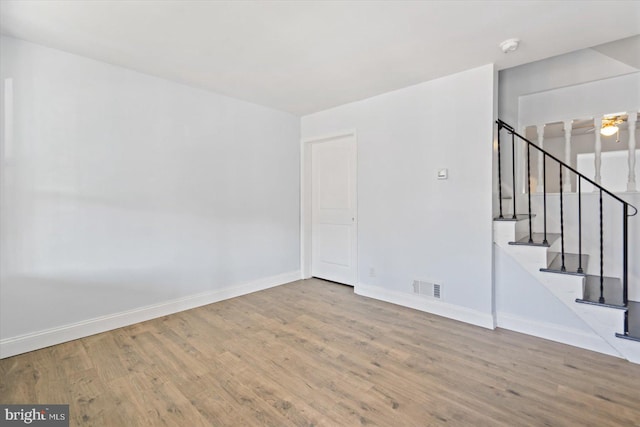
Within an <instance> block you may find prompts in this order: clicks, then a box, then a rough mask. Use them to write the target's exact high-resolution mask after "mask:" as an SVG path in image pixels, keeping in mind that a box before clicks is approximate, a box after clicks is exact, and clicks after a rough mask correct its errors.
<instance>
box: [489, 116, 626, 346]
mask: <svg viewBox="0 0 640 427" xmlns="http://www.w3.org/2000/svg"><path fill="white" fill-rule="evenodd" d="M496 123H497V125H498V186H499V192H500V199H501V200H500V218H503V212H502V175H501V170H500V169H501V158H500V131H501V130H502V129H503V128H504V129H506V130H507V131H508V132H509V133H510V134H511V149H512V153H511V159H512V173H511V180H512V185H513V193H512V194H513V219H516V218H517V216H516V183H515V175H516V173H515V168H516V165H515V137H516V136H517V137H518V138H520V139H521V140H523V141H525V142H526V143H527V174H528V177H527V182H528V187H529V188H528V189H527V192H528V193H529V195H528V203H529V242H530V243H532V237H533V233H532V214H531V194H530V193H531V165H530V156H531V153H530V149H531V147H533V148H535V149H536V150H538V151H539V152H541V153H542V156H543V162H542V168H543V193H544V194H543V197H544V240H543V244H548V242H547V183H546V181H547V171H546V166H547V157H549V158H551V159H552V160H554V161H556V162H557V163H558V165H559V174H560V175H559V180H560V191H559V193H560V239H561V257H562V258H561V259H562V266H561V271H566V267H565V248H564V211H563V188H562V170H563V168H566V169H567V170H569V171H571V172H573V173H574V174H576V176H577V182H578V183H577V186H578V234H579V235H578V270H577V272H578V273H583V269H582V199H581V198H582V195H581V194H580V192H581V190H582V180H585V181H586V182H588V183H590V184H591V185H593V186H594V187H595V188H596V190H594V191H598V192H599V196H600V197H599V213H600V277H599V278H600V295H599V298H598V302H599V303H601V304H605V303H606V301H605V298H604V254H603V235H604V230H603V205H602V195H603V193H606V194H608V195H609V196H610V197H611V198H613V199H614V200H617V201H618V202H620V203H622V214H623V223H622V228H623V231H622V232H623V268H622V269H623V277H622V293H623V295H622V300H623V304H624V305H625V306H626V305H627V303H628V279H629V272H628V258H629V250H628V249H629V239H628V218H629V217H631V216H635V215H636V214H637V213H638V209H637V208H636V207H635V206H633V205H631V204H630V203H628V202H626V201H625V200H623V199H621V198H620V197H618V196H616V195H615V194H613V193H612V192H610V191H609V190H607V189H606V188H604V187H602V186H601V185H600V184H598V183H596V182H594V181H593V180H591V179H590V178H588V177H586V176H585V175H583V174H581V173H580V172H578V171H577V170H575V169H574V168H572V167H571V166H570V165H568V164H566V163H565V162H563V161H562V160H560V159H558V158H557V157H555V156H554V155H552V154H550V153H548V152H547V151H545V150H544V149H542V148H541V147H539V146H538V145H536V144H535V143H533V142H531V141H529V140H528V139H527V138H525V137H524V136H522V135H520V134H518V133H517V132H516V131H515V129H514V128H513V127H512V126H510V125H508V124H507V123H505V122H503V121H502V120H499V119H498V120H497V121H496ZM538 167H540V165H538ZM629 207H631V208H633V210H634V212H633V214H629ZM624 333H625V334H628V328H627V324H626V323H625V331H624Z"/></svg>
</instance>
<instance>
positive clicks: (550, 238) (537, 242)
mask: <svg viewBox="0 0 640 427" xmlns="http://www.w3.org/2000/svg"><path fill="white" fill-rule="evenodd" d="M559 238H560V234H556V233H547V244H545V243H542V242H543V240H544V233H533V234H532V235H531V239H532V240H533V243H531V242H530V241H529V235H526V236H524V237H523V238H522V239H519V240H517V241H515V242H509V244H510V245H524V246H546V247H549V246H551V245H552V244H553V242H555V241H556V240H558V239H559Z"/></svg>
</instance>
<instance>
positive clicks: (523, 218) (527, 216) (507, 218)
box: [493, 214, 536, 221]
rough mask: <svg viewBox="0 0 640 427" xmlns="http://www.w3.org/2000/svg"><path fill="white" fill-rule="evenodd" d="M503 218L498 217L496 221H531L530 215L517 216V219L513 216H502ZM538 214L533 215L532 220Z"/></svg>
mask: <svg viewBox="0 0 640 427" xmlns="http://www.w3.org/2000/svg"><path fill="white" fill-rule="evenodd" d="M502 216H503V217H502V218H500V217H496V218H494V219H493V220H494V221H524V220H527V219H529V214H517V215H516V217H515V218H514V217H513V214H502ZM535 216H536V214H531V218H535Z"/></svg>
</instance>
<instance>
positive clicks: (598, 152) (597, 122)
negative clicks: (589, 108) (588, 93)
mask: <svg viewBox="0 0 640 427" xmlns="http://www.w3.org/2000/svg"><path fill="white" fill-rule="evenodd" d="M593 124H594V126H595V128H596V130H595V135H596V146H595V169H596V175H595V177H594V178H593V180H594V181H595V182H596V184H600V181H601V176H600V166H601V165H602V141H601V140H600V129H601V128H602V117H595V118H594V119H593ZM593 191H599V190H598V188H597V187H593Z"/></svg>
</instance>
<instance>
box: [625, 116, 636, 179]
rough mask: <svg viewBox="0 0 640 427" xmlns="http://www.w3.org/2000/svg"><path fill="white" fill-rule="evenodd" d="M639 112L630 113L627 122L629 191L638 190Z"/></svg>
mask: <svg viewBox="0 0 640 427" xmlns="http://www.w3.org/2000/svg"><path fill="white" fill-rule="evenodd" d="M637 120H638V113H637V112H635V113H629V114H628V117H627V123H628V124H629V182H628V183H627V191H636V190H637V189H636V121H637Z"/></svg>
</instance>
